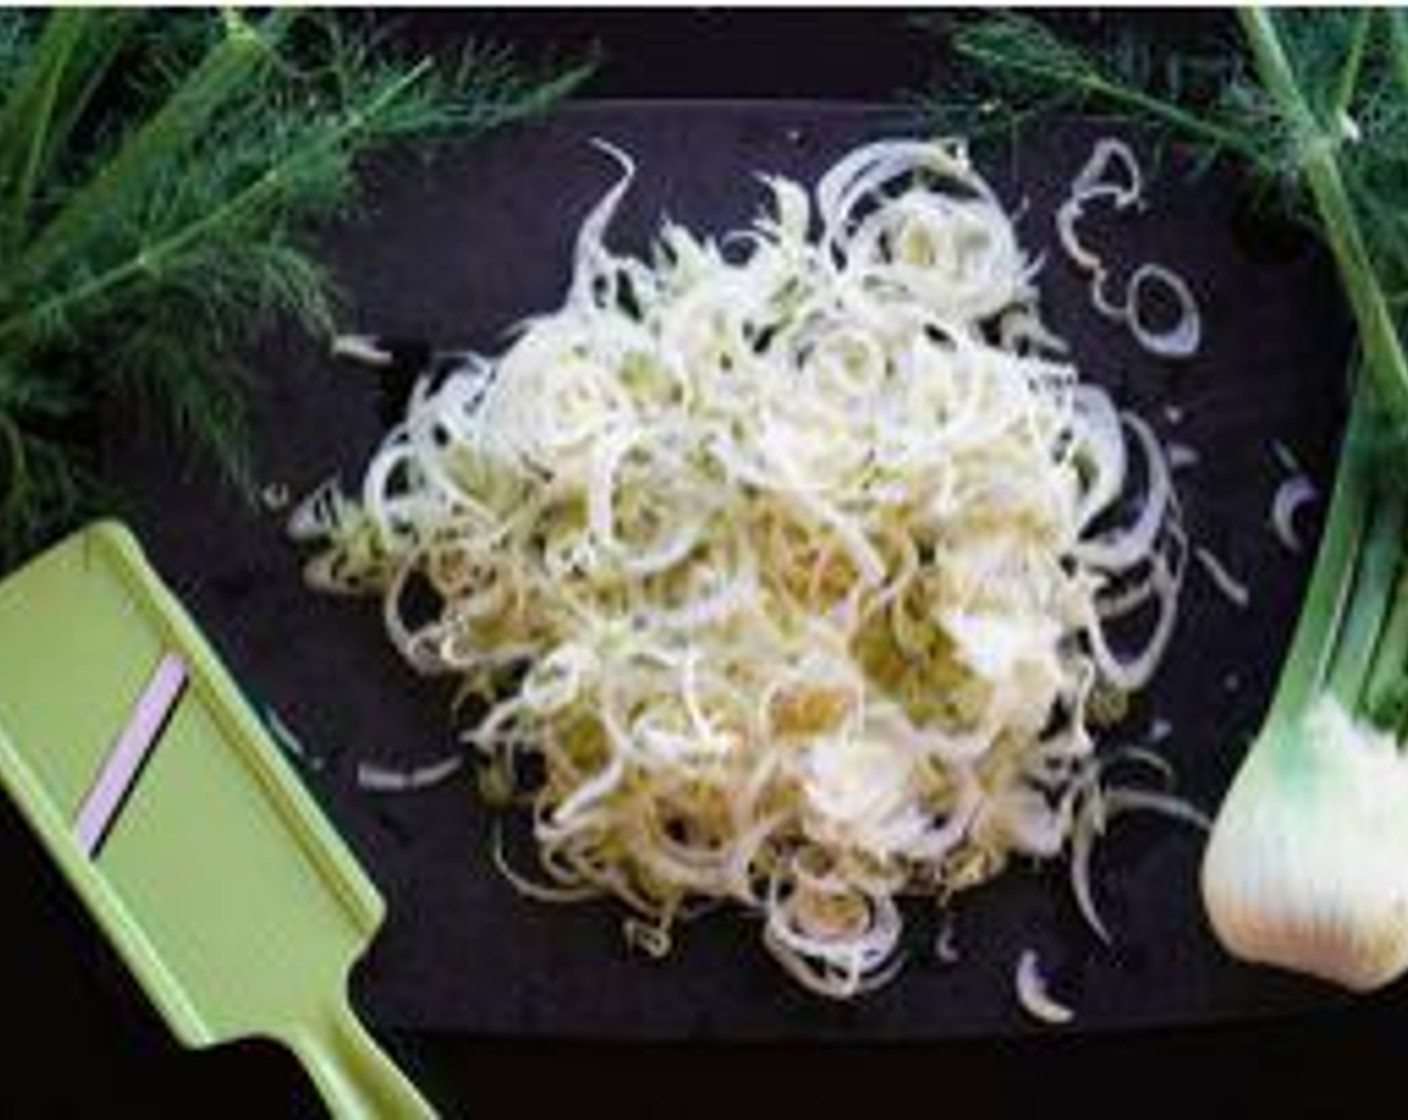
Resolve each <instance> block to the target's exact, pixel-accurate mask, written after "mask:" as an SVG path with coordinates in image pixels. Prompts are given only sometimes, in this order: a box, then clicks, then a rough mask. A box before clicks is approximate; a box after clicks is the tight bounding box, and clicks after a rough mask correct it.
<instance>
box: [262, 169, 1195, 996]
mask: <svg viewBox="0 0 1408 1120" xmlns="http://www.w3.org/2000/svg"><path fill="white" fill-rule="evenodd" d="M606 150H607V151H608V154H610V155H611V156H612V158H613V159H615V160H616V162H617V163H618V164H619V165H620V166H621V169H622V175H621V178H620V180H619V181H618V182H617V183H616V184H615V185H614V186H613V187H612V188H611V189H610V190H609V191H607V193H606V194H605V195H604V196H603V197H602V199H601V200H600V202H598V203H597V205H596V206H595V207H594V208H593V209H592V210H591V211H590V213H588V214H587V216H586V218H585V220H584V221H583V224H582V227H581V230H580V232H579V235H578V240H577V245H576V252H575V263H574V268H573V273H572V277H571V282H570V285H569V288H568V292H567V296H566V299H565V301H564V303H563V304H562V306H561V307H560V308H558V309H557V310H555V311H551V312H548V313H545V314H541V315H537V316H534V317H533V318H531V319H529V320H527V321H525V322H524V323H523V324H522V325H521V327H520V328H519V330H518V331H517V332H516V335H515V336H514V341H513V342H512V344H511V346H510V347H509V349H508V350H507V351H506V352H505V353H503V354H501V355H499V356H498V357H495V358H489V357H481V356H476V355H470V356H466V358H465V359H464V362H463V364H462V365H461V366H460V367H459V368H457V369H453V370H451V371H449V372H448V373H447V374H446V375H445V376H443V377H438V378H436V379H435V380H433V381H432V380H429V379H427V380H426V381H424V382H423V383H422V384H420V385H419V386H417V388H416V389H415V390H414V391H413V392H412V394H411V399H410V401H409V404H408V406H407V411H406V415H405V417H404V419H403V420H402V421H401V422H400V423H399V424H397V425H396V426H395V427H394V428H393V429H392V430H391V431H390V432H389V433H388V435H387V436H386V438H385V440H384V441H383V443H382V445H381V447H380V448H379V449H378V450H377V451H376V453H375V454H374V455H373V457H372V459H371V461H370V463H369V464H368V466H367V468H366V470H365V472H364V475H363V478H362V479H361V483H360V486H359V487H358V488H357V489H356V490H355V491H353V492H351V493H348V492H344V491H343V490H342V489H341V488H340V487H339V486H338V485H337V484H336V483H329V484H327V485H326V486H324V487H322V488H320V489H319V490H317V491H315V492H314V493H313V494H312V495H310V496H309V498H308V499H307V500H306V501H305V502H304V503H303V505H302V506H301V507H300V508H299V509H297V510H295V512H294V514H293V516H292V518H291V519H290V532H291V534H292V535H294V536H295V537H297V538H298V539H299V540H301V541H304V542H309V543H313V544H316V545H318V546H319V549H318V551H317V553H316V555H314V556H313V557H312V558H311V559H310V561H309V563H308V566H307V568H306V570H305V574H306V578H307V580H308V582H309V584H310V585H312V586H314V587H317V588H320V589H323V590H327V591H331V592H336V593H343V594H368V593H370V594H375V595H377V596H379V597H380V599H381V601H382V606H383V612H384V619H385V625H386V629H387V633H388V635H389V636H390V638H391V640H392V642H393V643H394V644H395V646H396V647H397V649H399V650H400V652H401V653H402V654H403V656H404V657H405V659H406V661H407V662H408V663H409V664H410V665H411V666H412V667H413V668H415V669H416V670H417V671H418V672H420V673H424V674H434V675H444V676H447V677H450V678H452V679H454V680H455V681H456V682H457V684H458V686H459V691H458V693H457V696H458V698H459V699H460V700H462V701H467V700H471V699H477V700H479V701H481V702H482V710H483V711H484V712H485V713H486V714H484V716H483V717H482V719H479V720H478V722H476V723H475V724H474V725H472V726H470V727H467V728H466V730H465V732H464V736H465V741H466V744H467V745H468V746H469V748H470V749H472V750H473V751H475V752H477V753H478V755H479V757H480V759H481V760H482V765H483V768H484V769H483V772H484V774H485V779H484V784H485V786H486V788H491V789H492V790H493V791H494V793H495V801H496V802H499V803H504V804H516V805H519V806H526V807H527V808H528V810H529V811H530V812H531V822H532V827H533V833H534V836H535V838H536V841H537V846H538V855H539V859H540V862H541V866H542V871H543V874H544V875H545V876H546V877H547V878H548V879H549V880H550V881H551V883H552V884H553V885H552V886H550V887H544V886H540V885H538V884H535V883H533V884H530V883H529V882H528V880H526V879H524V878H523V877H521V876H517V875H516V874H515V875H514V878H515V881H516V882H519V883H520V884H523V885H524V886H525V889H528V890H530V891H531V892H532V893H534V894H535V895H537V896H539V897H563V896H570V897H578V896H579V895H582V894H599V895H607V896H611V897H614V898H615V899H617V900H619V902H620V903H621V904H622V906H623V907H625V909H626V910H627V911H629V913H630V915H631V919H632V921H633V923H634V924H633V925H631V926H630V927H629V934H628V935H629V936H630V938H631V940H632V943H634V944H641V945H643V947H644V948H645V949H646V950H647V951H655V950H657V949H659V950H661V951H663V950H664V949H667V948H668V947H669V945H670V944H671V937H672V933H673V929H674V926H675V924H676V922H677V921H678V920H680V919H681V918H683V917H684V916H686V915H687V914H688V913H690V912H691V909H692V908H693V907H695V906H696V905H697V904H699V903H701V902H707V903H718V902H730V903H732V904H734V905H735V906H737V907H738V908H740V909H742V910H744V911H748V912H752V913H755V914H757V915H759V916H760V917H761V918H762V922H761V929H762V939H763V943H764V945H765V946H766V947H767V949H768V950H769V951H770V952H771V953H772V954H773V955H774V956H775V958H776V959H777V961H778V963H779V964H780V966H781V967H782V968H783V969H784V970H785V971H786V972H787V973H788V974H789V975H791V976H793V977H794V978H795V979H796V980H797V981H798V982H799V983H801V984H803V985H805V986H806V987H808V988H809V989H811V990H813V991H815V992H818V993H820V994H823V995H826V996H830V997H834V998H848V997H852V996H855V995H858V994H859V993H862V992H865V991H869V990H871V989H873V988H875V987H877V986H879V985H881V984H883V983H885V982H886V981H887V980H889V979H890V978H891V977H893V976H894V975H895V974H896V973H897V972H898V971H899V969H900V968H901V966H902V964H903V959H904V957H903V954H902V952H901V950H900V944H901V933H902V930H903V927H904V919H903V913H902V909H901V905H900V901H901V899H902V897H904V896H922V897H925V898H928V899H930V900H934V901H941V902H944V903H950V902H951V901H952V899H953V898H954V897H955V896H957V895H959V894H961V893H962V892H963V891H966V890H969V889H972V888H974V887H976V886H978V885H979V884H982V883H984V882H987V881H989V880H991V879H992V878H993V877H994V876H996V875H998V874H1000V873H1001V872H1002V870H1003V869H1004V868H1005V867H1006V866H1007V865H1008V864H1009V863H1010V862H1012V861H1013V860H1014V859H1017V858H1021V857H1028V858H1032V859H1036V860H1047V859H1052V858H1055V857H1058V856H1059V855H1061V854H1062V853H1063V851H1065V850H1066V849H1067V847H1068V846H1069V845H1070V844H1071V841H1072V836H1073V818H1074V816H1075V814H1076V808H1077V803H1078V800H1079V799H1080V798H1081V797H1082V796H1083V795H1088V794H1089V792H1090V790H1091V788H1092V786H1091V781H1090V777H1089V773H1090V771H1089V764H1090V763H1091V762H1092V760H1093V758H1094V753H1093V752H1094V746H1093V740H1092V732H1091V726H1090V724H1091V723H1092V722H1093V720H1094V718H1095V713H1094V712H1092V711H1090V710H1088V705H1089V704H1090V702H1091V701H1092V694H1093V693H1095V694H1096V695H1098V696H1102V697H1105V698H1106V700H1109V699H1113V698H1119V699H1120V700H1121V701H1122V702H1123V700H1124V699H1125V697H1126V695H1127V694H1128V693H1131V692H1135V691H1138V690H1139V689H1142V688H1143V687H1144V686H1145V685H1146V684H1147V683H1148V681H1149V679H1150V678H1151V677H1152V675H1153V674H1154V672H1155V671H1156V668H1157V666H1158V663H1159V661H1160V659H1161V657H1162V654H1163V652H1164V649H1165V648H1166V645H1167V643H1168V640H1169V636H1170V634H1171V631H1172V626H1173V621H1174V618H1175V616H1176V611H1177V605H1178V599H1179V593H1180V588H1181V585H1182V579H1183V570H1184V555H1185V553H1186V538H1185V536H1184V534H1183V531H1182V528H1181V524H1180V515H1179V507H1178V503H1177V500H1176V496H1175V494H1174V491H1173V488H1172V484H1171V481H1170V477H1169V472H1168V467H1167V464H1166V462H1165V458H1164V452H1163V449H1162V447H1161V445H1160V443H1159V441H1158V440H1157V438H1156V437H1155V436H1154V434H1153V432H1152V430H1151V429H1150V427H1149V426H1148V425H1147V424H1146V423H1144V422H1143V421H1142V420H1140V419H1139V418H1138V417H1136V416H1133V415H1130V414H1128V413H1125V412H1122V411H1121V410H1120V409H1118V408H1117V407H1116V406H1115V405H1114V403H1113V402H1112V401H1111V400H1110V398H1109V396H1108V395H1107V394H1106V393H1105V391H1104V390H1102V389H1100V388H1099V387H1097V386H1095V385H1092V384H1088V383H1085V382H1083V381H1081V380H1080V378H1079V376H1078V374H1077V371H1076V369H1075V368H1074V367H1073V366H1072V365H1071V364H1069V363H1068V362H1064V361H1061V360H1058V358H1057V357H1054V356H1053V355H1055V354H1059V352H1060V349H1061V347H1060V340H1059V339H1055V338H1054V337H1053V336H1052V335H1051V334H1050V332H1049V331H1048V330H1047V329H1046V328H1045V327H1044V326H1043V324H1042V322H1041V318H1040V315H1039V310H1038V301H1037V291H1036V288H1035V285H1034V277H1035V273H1036V265H1035V264H1034V263H1033V261H1032V260H1031V259H1030V258H1029V257H1028V256H1027V255H1026V253H1025V252H1024V251H1023V250H1022V249H1021V247H1020V245H1019V244H1018V242H1017V238H1016V234H1015V231H1014V228H1013V225H1012V222H1011V220H1010V219H1009V216H1008V215H1007V214H1006V213H1005V211H1004V210H1003V208H1002V205H1001V204H1000V202H999V200H998V199H997V197H996V195H995V194H994V193H993V192H992V190H991V189H990V188H989V186H988V185H987V183H986V182H984V181H983V179H982V178H981V177H980V176H979V175H978V174H977V172H976V171H975V170H974V169H973V167H972V165H971V164H970V162H969V159H968V155H967V152H966V150H965V148H964V146H963V145H962V144H961V143H959V142H955V141H944V142H937V143H928V142H923V143H921V142H913V141H895V142H886V143H880V144H875V145H871V146H868V147H863V148H860V149H858V150H856V151H854V152H851V153H850V154H848V155H847V156H845V157H844V158H843V159H841V160H840V161H839V162H838V163H837V164H836V165H835V166H834V167H833V168H831V170H830V171H828V172H827V173H826V174H825V176H823V178H822V179H821V180H820V182H819V184H818V185H817V187H816V189H815V191H814V192H809V191H808V190H806V189H805V188H804V187H802V186H801V185H799V184H797V183H794V182H791V181H789V180H786V179H781V178H771V179H767V180H765V181H766V183H767V184H768V187H769V189H770V192H771V195H772V204H771V207H770V208H769V210H768V211H767V212H766V213H764V214H762V215H761V216H760V217H759V218H758V219H757V220H756V221H755V222H754V224H753V225H752V226H751V228H749V229H747V230H743V231H739V232H735V233H733V234H730V235H729V236H727V237H726V238H723V239H721V240H713V239H710V238H703V237H700V236H697V235H696V234H694V233H691V232H690V231H688V230H686V229H684V228H682V227H680V226H678V225H672V224H666V225H665V226H664V228H663V229H662V230H661V232H660V235H659V238H658V241H657V243H656V245H655V246H654V249H653V251H652V252H651V253H650V254H649V255H648V257H646V258H644V259H637V258H633V257H627V256H622V255H619V254H617V253H616V252H614V251H612V250H611V249H610V248H608V246H607V244H606V241H605V238H606V233H607V230H608V228H609V225H610V222H611V218H612V215H613V213H614V211H615V209H616V207H617V206H618V204H619V203H620V201H621V199H622V197H623V195H624V194H625V192H626V190H627V189H628V187H629V185H630V182H631V178H632V176H633V174H634V168H633V165H632V164H631V162H630V160H629V158H628V157H627V156H626V155H625V154H624V153H621V152H619V151H617V150H615V149H611V148H607V149H606ZM725 248H727V249H728V251H727V252H726V251H725ZM1136 480H1139V481H1136ZM427 604H429V605H427ZM1146 606H1149V607H1152V608H1153V610H1154V613H1155V617H1156V619H1157V621H1156V623H1155V624H1154V625H1153V627H1152V628H1151V630H1150V631H1149V632H1145V633H1131V632H1130V631H1131V629H1132V628H1133V621H1134V620H1135V619H1136V618H1139V617H1144V616H1146V615H1147V612H1146V611H1145V610H1143V609H1142V608H1144V607H1146ZM1096 706H1097V707H1100V706H1104V707H1110V706H1111V705H1109V704H1104V702H1103V701H1102V702H1101V704H1099V705H1096ZM470 707H472V706H471V705H466V706H465V707H464V708H462V709H461V710H469V709H470ZM1120 707H1122V704H1121V705H1116V706H1114V708H1115V709H1117V708H1120ZM1112 710H1113V709H1112ZM525 761H531V762H532V763H533V765H523V763H524V762H525ZM495 858H496V860H498V861H499V863H500V864H501V866H503V867H504V868H505V872H506V873H509V871H508V868H507V863H506V862H505V861H504V860H503V858H502V850H501V849H496V855H495ZM559 889H560V890H561V891H562V892H563V895H560V896H558V895H554V893H553V892H557V891H558V890H559ZM642 931H646V932H642Z"/></svg>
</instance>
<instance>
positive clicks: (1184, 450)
mask: <svg viewBox="0 0 1408 1120" xmlns="http://www.w3.org/2000/svg"><path fill="white" fill-rule="evenodd" d="M1202 461H1203V457H1202V455H1201V453H1199V451H1198V449H1197V448H1196V447H1191V446H1189V445H1188V444H1186V443H1170V444H1169V445H1168V469H1169V470H1171V471H1181V470H1187V469H1189V468H1191V467H1196V466H1197V465H1198V464H1199V463H1201V462H1202Z"/></svg>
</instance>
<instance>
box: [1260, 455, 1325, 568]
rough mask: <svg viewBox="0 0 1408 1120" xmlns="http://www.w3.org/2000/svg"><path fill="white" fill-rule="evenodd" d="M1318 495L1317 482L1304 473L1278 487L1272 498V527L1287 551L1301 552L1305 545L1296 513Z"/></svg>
mask: <svg viewBox="0 0 1408 1120" xmlns="http://www.w3.org/2000/svg"><path fill="white" fill-rule="evenodd" d="M1318 496H1319V495H1318V492H1317V491H1316V489H1315V484H1314V483H1313V482H1311V481H1310V479H1308V478H1307V477H1306V476H1305V475H1303V474H1297V475H1293V476H1292V477H1290V478H1288V479H1286V480H1285V481H1283V482H1282V483H1281V485H1280V486H1278V487H1277V488H1276V495H1275V497H1274V498H1272V500H1271V528H1272V530H1273V531H1274V532H1275V534H1276V539H1277V540H1279V541H1280V542H1281V543H1282V544H1283V545H1284V546H1285V547H1286V549H1287V551H1289V552H1299V551H1300V550H1301V548H1302V547H1303V543H1302V541H1301V539H1300V534H1299V533H1297V532H1296V514H1297V513H1299V512H1300V511H1301V509H1302V508H1303V507H1305V506H1307V505H1309V504H1310V503H1311V502H1313V501H1315V499H1316V498H1317V497H1318Z"/></svg>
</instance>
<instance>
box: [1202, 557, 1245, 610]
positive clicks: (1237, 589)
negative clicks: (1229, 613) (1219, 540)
mask: <svg viewBox="0 0 1408 1120" xmlns="http://www.w3.org/2000/svg"><path fill="white" fill-rule="evenodd" d="M1193 555H1194V556H1195V557H1196V558H1197V561H1198V563H1199V564H1200V565H1202V568H1203V571H1205V572H1206V573H1207V575H1208V579H1210V580H1211V581H1212V585H1213V586H1214V587H1216V588H1217V590H1218V591H1219V592H1220V593H1221V594H1222V595H1223V596H1224V597H1225V598H1226V599H1227V600H1229V601H1230V602H1231V603H1232V604H1234V605H1235V606H1237V607H1239V608H1240V609H1242V610H1246V608H1247V607H1248V606H1250V605H1251V601H1252V593H1251V588H1249V587H1248V586H1247V585H1246V584H1245V583H1244V582H1243V581H1241V580H1239V579H1238V578H1237V577H1236V576H1234V575H1233V574H1232V573H1231V572H1230V571H1228V570H1227V565H1226V564H1224V563H1223V562H1222V561H1221V560H1219V559H1218V557H1217V555H1216V554H1215V553H1214V552H1212V550H1211V549H1208V548H1204V547H1203V546H1202V545H1197V546H1196V547H1194V549H1193Z"/></svg>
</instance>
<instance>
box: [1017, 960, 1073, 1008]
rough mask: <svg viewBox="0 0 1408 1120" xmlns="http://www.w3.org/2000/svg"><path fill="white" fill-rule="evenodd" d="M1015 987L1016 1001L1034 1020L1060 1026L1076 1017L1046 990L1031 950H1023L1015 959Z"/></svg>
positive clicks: (1044, 981)
mask: <svg viewBox="0 0 1408 1120" xmlns="http://www.w3.org/2000/svg"><path fill="white" fill-rule="evenodd" d="M1016 985H1017V999H1018V1001H1019V1002H1020V1003H1021V1005H1022V1008H1023V1010H1025V1011H1026V1012H1027V1013H1028V1014H1029V1015H1031V1016H1032V1017H1033V1018H1034V1019H1039V1020H1041V1021H1042V1022H1043V1023H1051V1024H1052V1025H1055V1026H1060V1025H1061V1024H1063V1023H1069V1022H1070V1021H1071V1020H1072V1019H1074V1018H1075V1017H1076V1016H1075V1012H1074V1011H1072V1010H1071V1009H1070V1008H1069V1007H1067V1006H1066V1005H1065V1004H1064V1003H1059V1002H1057V1001H1056V1000H1055V999H1053V998H1052V997H1051V994H1050V993H1049V992H1048V991H1047V990H1046V979H1045V977H1043V976H1042V974H1041V966H1040V964H1039V962H1038V961H1037V957H1036V953H1035V952H1034V951H1033V950H1031V949H1026V950H1024V951H1023V952H1022V955H1021V956H1020V957H1019V958H1018V959H1017V975H1016Z"/></svg>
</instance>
